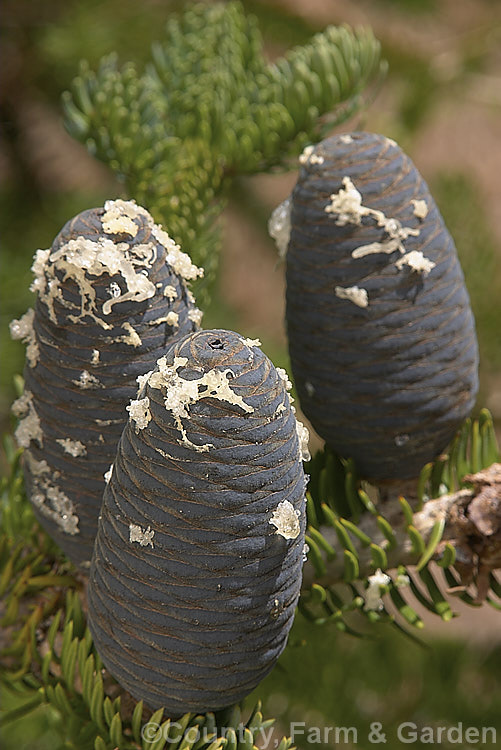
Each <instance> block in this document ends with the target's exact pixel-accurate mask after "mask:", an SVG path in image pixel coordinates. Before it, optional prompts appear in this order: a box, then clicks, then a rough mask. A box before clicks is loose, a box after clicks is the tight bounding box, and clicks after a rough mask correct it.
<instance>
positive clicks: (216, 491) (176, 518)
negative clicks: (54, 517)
mask: <svg viewBox="0 0 501 750" xmlns="http://www.w3.org/2000/svg"><path fill="white" fill-rule="evenodd" d="M254 343H255V342H252V341H247V340H245V339H242V337H241V336H239V335H237V334H236V333H232V332H229V331H221V330H216V331H200V332H199V333H195V334H191V335H189V336H186V337H185V338H183V339H182V340H180V341H178V342H177V343H176V344H175V345H174V346H173V347H171V348H170V349H169V350H168V352H167V354H166V356H165V357H164V358H162V359H160V360H159V363H158V366H157V367H156V369H155V370H154V372H153V373H152V374H150V375H149V376H148V377H147V378H145V379H144V381H143V383H142V387H141V388H140V391H139V393H138V395H137V398H136V399H134V400H133V401H132V402H131V404H130V407H129V412H130V415H131V419H130V421H129V423H128V424H127V426H126V427H125V430H124V432H123V435H122V438H121V441H120V444H119V447H118V453H117V457H116V461H115V464H114V468H113V473H112V476H111V479H110V482H109V484H108V487H107V489H106V492H105V494H104V500H103V507H102V511H101V518H100V521H99V529H98V534H97V538H96V545H95V549H94V557H93V560H92V566H91V573H90V581H89V590H88V600H89V626H90V629H91V632H92V636H93V638H94V642H95V644H96V647H97V649H98V652H99V654H100V655H101V658H102V659H103V661H104V663H105V665H106V667H107V668H108V669H109V670H110V672H111V673H112V674H113V675H114V676H115V677H116V679H117V680H118V681H119V682H120V684H121V685H122V686H123V687H124V688H126V689H127V690H128V691H129V692H130V693H131V694H132V695H133V696H134V697H135V698H136V699H138V700H139V699H142V700H144V701H145V702H146V703H147V704H148V706H150V708H152V709H157V708H159V707H161V706H163V707H165V710H166V713H167V714H168V715H172V716H178V715H181V714H184V713H185V712H187V711H197V712H199V711H200V712H204V711H209V710H211V711H213V710H217V709H220V708H223V707H225V706H229V705H231V704H233V703H235V702H237V701H239V700H240V699H242V698H243V697H244V696H245V695H247V694H248V693H250V692H251V691H252V690H253V688H254V687H255V686H256V685H257V684H258V682H259V681H260V680H262V679H263V677H264V676H265V675H266V674H267V673H268V672H269V671H270V669H271V668H272V667H273V665H274V663H275V661H276V659H277V658H278V656H279V654H280V653H281V651H282V650H283V648H284V647H285V644H286V641H287V636H288V633H289V629H290V627H291V624H292V619H293V615H294V609H295V606H296V603H297V600H298V596H299V590H300V584H301V570H302V562H303V553H304V529H305V525H306V518H305V503H304V495H305V476H304V473H303V469H302V464H301V455H300V446H299V441H298V428H297V425H296V420H295V417H294V413H293V411H292V409H291V405H290V399H289V396H288V394H287V392H286V389H285V384H284V380H283V379H282V376H281V375H280V373H279V372H277V370H276V369H275V367H274V366H273V364H272V363H271V362H270V360H269V359H268V358H267V357H266V356H265V355H264V354H263V353H262V351H261V350H260V349H258V348H257V347H256V346H255V345H254ZM197 381H198V382H197ZM190 384H191V385H190Z"/></svg>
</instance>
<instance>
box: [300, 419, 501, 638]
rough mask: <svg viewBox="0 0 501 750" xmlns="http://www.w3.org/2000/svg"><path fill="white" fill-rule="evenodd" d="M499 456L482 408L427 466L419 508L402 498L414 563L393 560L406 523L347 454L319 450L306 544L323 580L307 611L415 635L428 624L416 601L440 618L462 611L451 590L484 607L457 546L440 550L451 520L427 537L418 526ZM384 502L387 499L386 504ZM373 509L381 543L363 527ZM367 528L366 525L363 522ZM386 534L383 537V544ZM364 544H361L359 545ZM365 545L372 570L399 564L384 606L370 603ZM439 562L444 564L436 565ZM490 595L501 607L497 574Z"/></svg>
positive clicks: (304, 603)
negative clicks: (423, 514) (337, 569)
mask: <svg viewBox="0 0 501 750" xmlns="http://www.w3.org/2000/svg"><path fill="white" fill-rule="evenodd" d="M498 460H499V451H498V446H497V441H496V435H495V432H494V427H493V424H492V417H491V415H490V414H489V412H488V411H487V410H486V409H482V411H481V413H480V416H479V417H478V419H467V420H466V421H465V422H464V424H463V426H462V427H461V429H460V430H459V432H458V434H457V435H456V437H455V438H454V440H453V441H452V443H451V445H450V446H449V448H448V450H447V451H445V452H444V453H443V454H442V455H441V456H439V458H437V460H436V461H435V462H433V463H429V464H426V466H424V467H423V469H422V472H421V475H420V478H419V482H418V498H417V501H418V503H417V507H416V508H414V509H413V508H412V507H411V505H410V504H409V502H408V501H407V500H406V499H405V497H403V496H401V497H400V498H399V503H400V507H401V512H402V517H403V519H404V526H403V532H404V536H407V537H408V541H409V546H410V548H411V555H412V557H413V560H412V563H413V564H412V565H409V564H407V563H405V564H403V561H402V560H398V559H397V560H396V561H395V560H394V555H392V557H391V562H389V559H388V558H389V556H390V554H391V552H392V550H393V549H394V548H396V547H397V534H399V533H401V529H400V528H398V529H397V528H396V526H395V524H394V523H392V522H390V520H388V519H387V518H385V516H384V515H383V512H384V511H382V510H381V508H380V505H379V503H376V504H375V503H374V502H373V501H372V500H371V498H370V496H369V494H368V492H367V489H368V487H367V486H365V488H364V487H363V486H362V483H361V482H360V481H359V480H358V479H357V476H356V471H355V467H354V464H353V462H352V461H351V460H345V459H341V458H339V457H338V456H336V455H335V454H334V453H333V452H332V451H331V450H330V449H329V448H328V447H326V448H324V449H323V450H322V451H319V452H318V453H317V454H316V455H315V456H314V457H313V458H312V460H311V461H310V463H309V465H308V466H307V471H309V473H310V482H309V485H308V493H307V509H308V528H307V531H306V542H307V544H308V546H309V559H310V560H311V563H312V565H313V567H314V570H315V576H316V578H317V580H316V581H313V582H312V584H311V585H310V587H309V588H305V590H304V591H303V593H302V597H301V601H300V611H301V612H302V613H303V615H304V616H305V617H306V618H308V619H309V620H311V621H313V622H315V623H316V624H325V623H328V622H331V623H333V624H334V625H335V626H336V627H337V628H339V629H340V630H342V631H343V632H348V633H351V634H352V635H358V634H359V633H357V632H356V631H355V630H353V628H352V627H351V626H350V624H349V618H348V619H347V618H346V615H347V614H348V613H351V612H353V611H357V612H360V613H361V614H363V615H364V616H365V617H366V618H367V620H368V621H369V623H376V622H389V623H391V624H393V625H395V626H396V627H398V628H400V629H401V628H404V629H407V627H408V626H412V628H411V630H410V631H407V632H408V633H409V635H410V636H411V637H412V629H413V628H417V629H421V628H423V627H424V623H423V620H422V618H421V617H420V615H419V614H418V613H417V612H416V610H415V609H414V607H413V606H412V604H413V602H415V601H416V600H417V602H419V604H421V605H422V606H423V607H424V608H425V609H427V610H428V611H430V612H432V613H433V614H436V615H438V616H439V617H441V618H442V620H445V621H447V620H450V619H451V618H452V617H454V616H455V613H454V611H453V610H452V608H451V605H450V603H449V597H448V595H447V592H448V593H451V591H452V592H453V593H454V595H456V596H458V597H459V598H460V599H461V600H462V601H463V602H465V603H467V604H470V605H472V606H480V604H479V602H478V601H477V600H476V599H475V597H474V596H473V595H472V593H470V592H469V591H468V589H467V587H465V586H462V585H461V580H460V577H459V576H458V573H457V571H456V570H455V569H454V562H455V549H454V547H453V546H452V545H451V544H445V546H444V549H443V551H441V553H440V555H439V556H437V554H436V553H437V547H438V545H439V542H440V540H441V538H442V534H443V532H444V525H443V523H442V522H440V521H437V522H436V523H435V525H434V527H433V530H432V533H431V534H430V537H429V539H428V540H425V539H423V537H422V535H421V534H420V532H419V531H418V530H417V529H416V528H415V526H414V525H413V515H414V512H415V511H419V510H420V509H421V508H422V507H423V503H424V502H425V501H427V500H429V499H431V498H436V497H440V496H441V495H444V494H447V493H453V492H455V491H457V490H459V489H460V488H461V487H465V486H467V482H465V480H464V477H465V476H466V475H468V474H472V473H475V472H478V471H480V470H481V469H483V468H487V467H488V466H491V465H492V464H493V463H494V462H496V461H498ZM383 507H384V504H383ZM366 514H371V515H373V516H374V518H375V520H376V524H375V528H377V529H378V531H379V532H381V533H379V534H378V540H377V541H375V540H374V539H372V538H371V537H370V536H368V535H367V534H366V533H365V532H364V531H363V530H362V529H361V528H360V525H361V521H362V518H363V517H364V515H366ZM362 525H363V524H362ZM326 529H333V530H334V532H335V534H334V535H335V538H336V541H335V543H334V544H333V543H332V542H331V541H329V540H328V539H327V538H326V536H327V534H326ZM381 539H382V541H381ZM356 541H358V542H359V543H360V545H355V544H354V542H356ZM357 548H358V549H360V548H362V549H363V548H367V549H370V553H371V565H370V567H371V573H370V574H369V575H371V574H374V573H375V572H376V571H382V572H384V571H385V570H387V569H389V568H392V569H393V568H396V574H395V575H394V576H393V578H391V577H390V576H388V581H387V583H385V584H381V585H380V595H381V597H383V596H384V595H385V594H388V597H386V598H384V599H381V602H380V608H378V609H372V608H367V598H366V592H367V589H368V587H369V585H370V581H369V580H368V579H369V576H368V575H365V574H362V572H361V564H360V559H359V553H358V552H357ZM338 557H339V558H340V559H341V560H342V561H343V574H342V577H341V581H342V582H343V583H344V584H345V585H344V586H342V587H340V586H338V585H336V584H327V585H322V584H321V581H322V580H323V579H324V580H325V578H326V576H327V573H328V563H329V561H331V560H334V559H336V558H338ZM432 562H437V563H438V567H437V566H434V565H431V563H432ZM489 583H490V592H489V595H488V596H487V602H488V603H489V604H490V605H491V606H493V607H494V608H495V609H500V608H501V605H500V602H499V598H500V595H501V583H500V582H499V581H498V580H497V579H496V577H495V575H494V574H493V573H491V575H490V580H489Z"/></svg>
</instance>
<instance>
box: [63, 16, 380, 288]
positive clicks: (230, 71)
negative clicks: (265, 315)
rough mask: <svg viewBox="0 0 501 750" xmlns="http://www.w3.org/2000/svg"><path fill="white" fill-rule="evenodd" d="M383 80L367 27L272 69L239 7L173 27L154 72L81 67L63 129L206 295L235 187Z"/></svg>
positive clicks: (309, 47)
mask: <svg viewBox="0 0 501 750" xmlns="http://www.w3.org/2000/svg"><path fill="white" fill-rule="evenodd" d="M384 70H385V65H384V63H382V62H381V60H380V45H379V42H378V41H377V40H376V39H375V38H374V36H373V34H372V32H371V31H370V30H368V29H359V30H356V31H352V30H351V29H349V28H348V27H328V28H327V29H326V30H325V31H324V32H322V33H318V34H316V35H315V36H314V37H313V38H312V40H311V41H310V42H309V43H308V44H306V45H303V46H299V47H296V48H294V49H292V50H291V51H289V52H288V53H287V54H286V55H285V56H284V57H281V58H279V59H278V60H275V61H274V62H272V63H270V62H268V61H267V59H266V56H265V54H264V50H263V40H262V38H261V34H260V32H259V29H258V27H257V23H256V20H255V19H254V18H253V17H251V16H246V15H245V14H244V12H243V8H242V5H241V4H240V3H238V2H230V3H227V4H224V3H215V4H205V3H200V4H196V5H193V6H191V7H190V8H189V9H188V10H186V11H185V13H184V14H183V15H182V16H181V17H180V18H173V19H171V20H170V21H169V22H168V24H167V27H166V32H165V37H164V40H163V41H162V42H160V43H157V44H155V45H154V46H153V49H152V61H151V63H150V64H149V65H147V66H146V68H145V70H143V71H139V70H138V69H137V67H136V65H135V64H134V63H131V62H129V63H125V64H123V65H119V63H118V60H117V58H116V56H115V55H111V56H108V57H106V58H104V59H103V60H102V62H101V64H100V66H99V68H98V70H97V72H94V71H92V70H90V68H89V66H88V65H87V64H86V63H83V64H82V66H81V70H80V75H79V76H78V77H77V78H76V79H75V81H74V84H73V88H72V91H71V92H66V93H65V94H64V98H63V102H64V109H65V113H66V127H67V129H68V131H69V132H70V133H71V134H72V135H73V136H74V137H75V138H77V139H79V140H80V141H82V142H83V143H85V144H86V145H87V148H88V149H89V150H90V151H91V153H93V154H94V155H95V156H96V157H97V158H99V159H101V160H102V161H104V162H106V163H107V164H108V165H109V166H110V167H111V168H112V169H113V171H115V172H116V173H117V175H118V176H119V177H120V179H121V180H122V181H123V182H124V186H125V190H126V192H127V194H128V195H130V196H131V197H134V199H135V200H136V201H137V202H138V203H140V204H141V205H144V206H145V207H146V208H148V210H149V211H150V212H151V213H152V214H153V216H154V218H155V220H156V221H160V222H162V223H163V224H164V226H165V228H166V229H167V231H168V232H169V234H170V235H171V236H172V237H173V238H174V239H175V240H176V242H178V243H179V244H180V245H181V247H182V248H183V249H184V250H185V251H186V252H189V253H190V254H191V256H192V258H193V261H194V262H195V263H196V264H197V265H202V266H203V267H204V268H205V270H206V277H205V282H203V281H202V282H198V288H194V291H195V294H199V292H200V289H203V288H204V287H203V286H201V285H203V284H205V288H207V286H208V285H210V282H211V281H212V280H213V279H214V274H215V270H216V266H217V232H216V230H215V229H214V219H215V216H216V215H217V214H218V212H220V210H221V208H222V205H223V202H224V196H225V194H227V191H228V189H229V186H230V184H231V180H232V178H234V177H235V176H237V175H240V174H252V173H256V172H260V171H263V170H266V171H269V170H270V169H272V168H274V167H277V166H282V167H283V166H285V165H286V164H287V162H288V159H289V157H291V156H297V154H298V153H300V152H301V150H302V149H303V147H304V146H305V145H306V144H307V143H310V142H312V141H316V140H318V139H319V138H321V137H322V136H323V135H324V134H325V133H326V132H327V131H328V130H329V129H330V128H332V126H333V125H334V124H338V123H340V122H342V121H343V120H345V119H346V118H347V117H349V116H350V115H351V114H352V113H353V112H354V111H356V110H357V109H359V108H360V107H361V106H362V104H363V101H364V99H363V97H364V93H365V95H366V92H367V89H368V87H369V86H370V85H374V84H376V83H377V81H378V80H379V79H380V78H381V76H382V74H383V73H384ZM195 287H197V285H195ZM202 301H203V300H202Z"/></svg>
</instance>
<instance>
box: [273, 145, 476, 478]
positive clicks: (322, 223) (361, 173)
mask: <svg viewBox="0 0 501 750" xmlns="http://www.w3.org/2000/svg"><path fill="white" fill-rule="evenodd" d="M302 162H303V167H302V169H301V171H300V174H299V178H298V182H297V185H296V187H295V188H294V191H293V193H292V200H291V204H292V210H291V216H290V218H291V233H290V241H289V243H288V251H287V327H288V336H289V347H290V356H291V362H292V371H293V374H294V378H295V382H296V386H297V390H298V394H299V399H300V402H301V407H302V409H303V411H304V413H305V414H306V415H307V417H308V418H309V419H310V420H311V422H312V424H313V426H314V428H315V429H316V431H317V432H318V434H319V435H320V436H321V437H322V438H324V439H325V440H326V442H327V443H328V444H329V445H330V446H331V447H332V448H333V449H334V450H335V451H337V452H338V453H339V454H341V455H342V456H346V457H352V458H354V459H355V462H356V465H357V468H358V471H359V473H360V474H361V475H362V476H365V477H367V478H370V479H378V480H379V479H403V478H411V477H415V476H417V475H418V474H419V472H420V470H421V468H422V467H423V465H424V464H425V463H427V462H428V461H431V460H433V459H434V458H435V457H436V456H437V455H438V454H439V453H440V452H441V451H442V450H443V449H444V448H445V447H446V446H447V444H448V443H449V441H450V440H451V438H452V437H453V435H454V433H455V431H456V430H457V428H458V426H459V425H460V424H461V422H462V421H463V420H464V419H465V418H466V417H467V416H468V414H469V413H470V410H471V409H472V406H473V404H474V401H475V396H476V393H477V387H478V380H477V366H478V353H477V341H476V336H475V326H474V320H473V316H472V312H471V309H470V303H469V298H468V293H467V291H466V288H465V284H464V278H463V273H462V271H461V267H460V265H459V261H458V258H457V254H456V250H455V248H454V243H453V241H452V238H451V236H450V234H449V232H448V231H447V229H446V227H445V226H444V223H443V219H442V217H441V215H440V213H439V211H438V209H437V207H436V205H435V202H434V200H433V198H432V197H431V195H430V193H429V190H428V187H427V186H426V184H425V182H424V180H423V179H422V177H421V176H420V174H419V173H418V171H417V170H416V168H415V167H414V165H413V164H412V162H411V161H410V159H409V158H408V157H407V156H406V155H405V154H404V153H403V152H402V151H401V150H400V148H399V147H398V146H397V145H396V144H395V143H394V142H393V141H390V140H389V139H387V138H385V137H384V136H380V135H374V134H372V133H352V134H349V135H348V134H347V135H337V136H334V137H332V138H328V139H326V140H325V141H322V142H321V143H319V144H318V145H317V146H316V147H315V148H314V149H313V150H312V151H311V152H310V153H305V155H304V158H303V159H302Z"/></svg>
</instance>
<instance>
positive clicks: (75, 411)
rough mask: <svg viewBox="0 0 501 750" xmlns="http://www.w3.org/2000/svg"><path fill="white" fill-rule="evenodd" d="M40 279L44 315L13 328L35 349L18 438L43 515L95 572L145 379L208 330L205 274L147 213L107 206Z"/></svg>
mask: <svg viewBox="0 0 501 750" xmlns="http://www.w3.org/2000/svg"><path fill="white" fill-rule="evenodd" d="M33 272H34V275H35V281H34V282H33V285H32V289H33V290H34V291H35V292H37V294H38V297H37V301H36V306H35V309H34V310H29V311H28V313H26V315H25V316H23V318H21V320H19V321H13V323H12V324H11V331H12V335H13V337H14V338H21V339H23V340H24V341H25V342H26V343H27V344H28V349H27V363H26V367H25V372H24V379H25V391H24V394H23V396H22V397H21V398H20V399H18V401H17V402H15V404H14V407H13V410H14V413H15V414H17V416H19V417H20V419H21V421H20V423H19V426H18V428H17V431H16V436H17V439H18V442H19V443H20V444H21V445H23V446H24V447H25V453H24V470H25V477H26V486H27V492H28V496H29V498H30V500H31V503H32V505H33V509H34V512H35V514H36V516H37V518H38V519H39V521H40V523H41V524H42V525H43V526H44V528H45V529H46V530H47V532H48V533H49V534H50V535H51V536H52V537H53V538H54V539H55V540H56V542H57V543H58V544H59V545H60V546H61V547H62V549H63V550H64V551H65V552H66V554H67V555H68V557H69V558H70V559H71V560H72V561H73V562H75V563H77V564H84V565H85V564H87V565H89V564H90V559H91V556H92V549H93V545H94V539H95V535H96V531H97V517H98V514H99V509H100V507H101V502H102V495H103V491H104V488H105V479H104V474H105V473H106V472H107V471H108V470H109V467H110V464H111V463H112V461H113V459H114V457H115V453H116V448H117V444H118V440H119V438H120V435H121V433H122V430H123V427H124V425H125V422H126V420H127V416H128V415H127V412H126V406H127V404H128V402H129V400H130V398H131V397H133V395H134V394H135V393H136V390H137V382H136V378H137V376H138V375H142V374H143V373H144V372H146V371H147V370H149V369H151V367H153V366H154V365H155V362H156V360H157V359H158V357H159V355H160V353H161V352H163V351H164V349H165V347H166V346H167V345H168V344H169V343H170V342H171V341H174V340H176V339H177V338H179V337H180V336H183V335H185V334H186V333H188V332H192V331H194V330H196V329H197V328H198V325H197V321H198V318H199V311H198V310H197V309H196V308H195V306H194V301H193V298H192V297H191V294H190V292H189V291H188V289H187V286H186V283H185V280H186V279H187V278H188V279H189V278H193V277H194V276H195V275H196V274H197V273H198V269H196V268H195V267H194V266H192V265H191V262H190V261H189V258H188V256H186V255H185V254H184V253H181V251H180V250H179V248H177V246H176V245H175V244H174V242H173V241H172V240H171V239H170V238H169V237H168V235H167V234H166V232H164V231H163V230H162V229H161V227H159V226H157V225H155V224H154V222H153V220H152V218H151V216H150V215H149V214H148V212H147V211H145V210H144V209H142V208H140V207H139V206H137V205H136V204H135V203H133V202H130V201H108V202H107V203H106V204H105V207H104V208H95V209H90V210H87V211H83V212H82V213H80V214H78V216H76V217H74V218H73V219H72V220H71V221H69V222H68V223H67V224H66V225H65V226H64V227H63V229H62V230H61V232H60V233H59V234H58V235H57V237H56V239H55V240H54V243H53V245H52V248H51V249H50V250H39V251H38V253H37V254H36V256H35V262H34V265H33Z"/></svg>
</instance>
